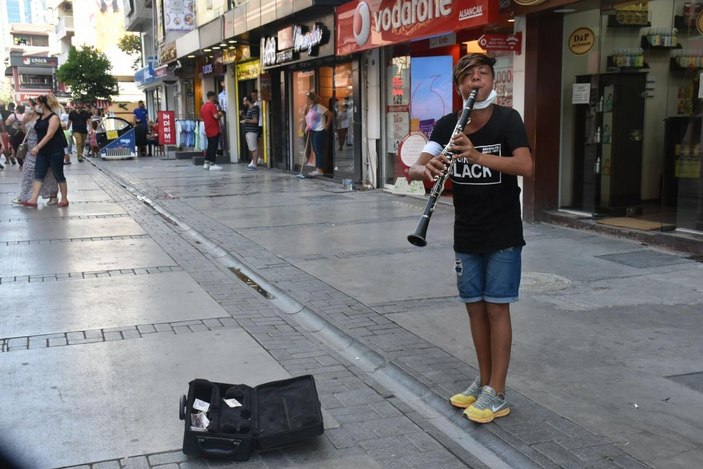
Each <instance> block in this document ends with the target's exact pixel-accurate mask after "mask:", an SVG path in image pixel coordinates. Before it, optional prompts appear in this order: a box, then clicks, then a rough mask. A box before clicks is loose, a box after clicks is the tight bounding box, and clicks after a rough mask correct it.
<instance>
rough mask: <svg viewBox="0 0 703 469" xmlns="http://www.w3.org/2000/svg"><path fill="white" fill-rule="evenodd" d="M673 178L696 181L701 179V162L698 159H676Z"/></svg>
mask: <svg viewBox="0 0 703 469" xmlns="http://www.w3.org/2000/svg"><path fill="white" fill-rule="evenodd" d="M675 164H676V166H675V168H674V176H675V177H677V178H691V179H698V178H700V177H701V160H700V159H698V158H686V157H684V158H677V159H676V163H675Z"/></svg>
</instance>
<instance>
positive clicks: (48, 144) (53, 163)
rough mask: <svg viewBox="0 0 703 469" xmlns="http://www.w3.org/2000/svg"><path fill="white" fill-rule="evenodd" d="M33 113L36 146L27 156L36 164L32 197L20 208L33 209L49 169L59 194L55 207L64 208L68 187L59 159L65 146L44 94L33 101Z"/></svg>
mask: <svg viewBox="0 0 703 469" xmlns="http://www.w3.org/2000/svg"><path fill="white" fill-rule="evenodd" d="M34 111H35V112H36V113H37V114H38V115H39V119H37V121H36V123H35V124H34V130H36V132H37V140H38V143H37V144H36V146H34V148H32V149H31V150H30V153H31V154H32V155H33V156H36V157H37V163H36V167H35V170H34V182H33V184H32V197H31V198H30V199H29V200H27V201H25V202H22V203H21V205H22V206H23V207H32V208H37V200H38V199H39V192H40V191H41V188H42V186H43V184H44V176H46V173H47V171H48V170H49V168H51V171H52V172H53V173H54V178H55V179H56V181H57V182H58V183H59V190H60V191H61V200H60V201H59V203H58V204H57V205H58V206H59V207H66V206H67V205H68V186H67V184H66V177H65V176H64V174H63V157H64V148H65V147H66V146H68V143H67V142H66V137H65V136H64V134H63V132H62V131H61V132H60V131H59V130H60V129H61V121H60V119H59V116H57V115H56V114H55V113H54V112H53V111H52V110H51V104H50V103H49V101H48V99H47V97H46V95H43V96H39V97H38V98H37V101H36V104H35V106H34Z"/></svg>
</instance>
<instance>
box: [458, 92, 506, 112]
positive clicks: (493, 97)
mask: <svg viewBox="0 0 703 469" xmlns="http://www.w3.org/2000/svg"><path fill="white" fill-rule="evenodd" d="M497 97H498V93H496V90H491V93H490V94H489V95H488V97H487V98H486V99H484V100H483V101H476V102H474V109H486V108H487V107H488V106H490V105H491V104H493V103H494V102H495V101H496V98H497ZM468 102H469V98H464V107H466V104H467V103H468Z"/></svg>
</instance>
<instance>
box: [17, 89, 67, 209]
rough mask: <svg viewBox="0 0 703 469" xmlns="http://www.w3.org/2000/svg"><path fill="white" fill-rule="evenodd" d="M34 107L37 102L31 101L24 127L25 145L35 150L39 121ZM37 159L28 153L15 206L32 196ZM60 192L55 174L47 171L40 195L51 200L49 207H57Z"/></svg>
mask: <svg viewBox="0 0 703 469" xmlns="http://www.w3.org/2000/svg"><path fill="white" fill-rule="evenodd" d="M34 106H36V102H35V101H34V100H33V99H30V100H29V106H27V110H26V112H25V113H24V119H23V121H22V125H23V126H24V130H25V132H26V133H27V139H26V141H25V143H26V144H27V148H30V149H31V148H33V147H35V146H36V144H37V132H36V131H35V130H34V124H35V123H36V121H37V113H36V112H34ZM36 162H37V158H36V156H34V155H33V154H32V153H31V152H27V156H25V158H24V165H23V166H22V183H21V185H20V194H19V195H18V196H17V197H16V198H15V199H13V200H12V203H13V204H17V205H20V204H22V202H23V201H27V200H29V199H30V198H31V196H32V183H33V181H34V171H35V167H36ZM58 192H59V187H58V184H56V179H54V173H53V172H52V171H47V173H46V176H45V177H44V184H43V185H42V188H41V191H40V193H39V195H40V196H41V197H43V198H45V199H49V202H47V205H56V203H57V202H58V199H57V198H56V194H57V193H58Z"/></svg>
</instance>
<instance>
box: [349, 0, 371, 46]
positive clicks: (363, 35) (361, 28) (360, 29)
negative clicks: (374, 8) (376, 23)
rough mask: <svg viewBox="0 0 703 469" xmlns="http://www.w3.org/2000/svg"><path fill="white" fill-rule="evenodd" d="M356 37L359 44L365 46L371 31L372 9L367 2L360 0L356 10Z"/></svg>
mask: <svg viewBox="0 0 703 469" xmlns="http://www.w3.org/2000/svg"><path fill="white" fill-rule="evenodd" d="M353 28H354V39H355V40H356V43H357V44H358V45H359V46H363V45H364V44H366V42H367V41H368V40H369V33H370V32H371V9H370V8H369V5H368V4H367V3H366V2H360V3H359V4H358V5H357V6H356V10H355V11H354V20H353Z"/></svg>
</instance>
